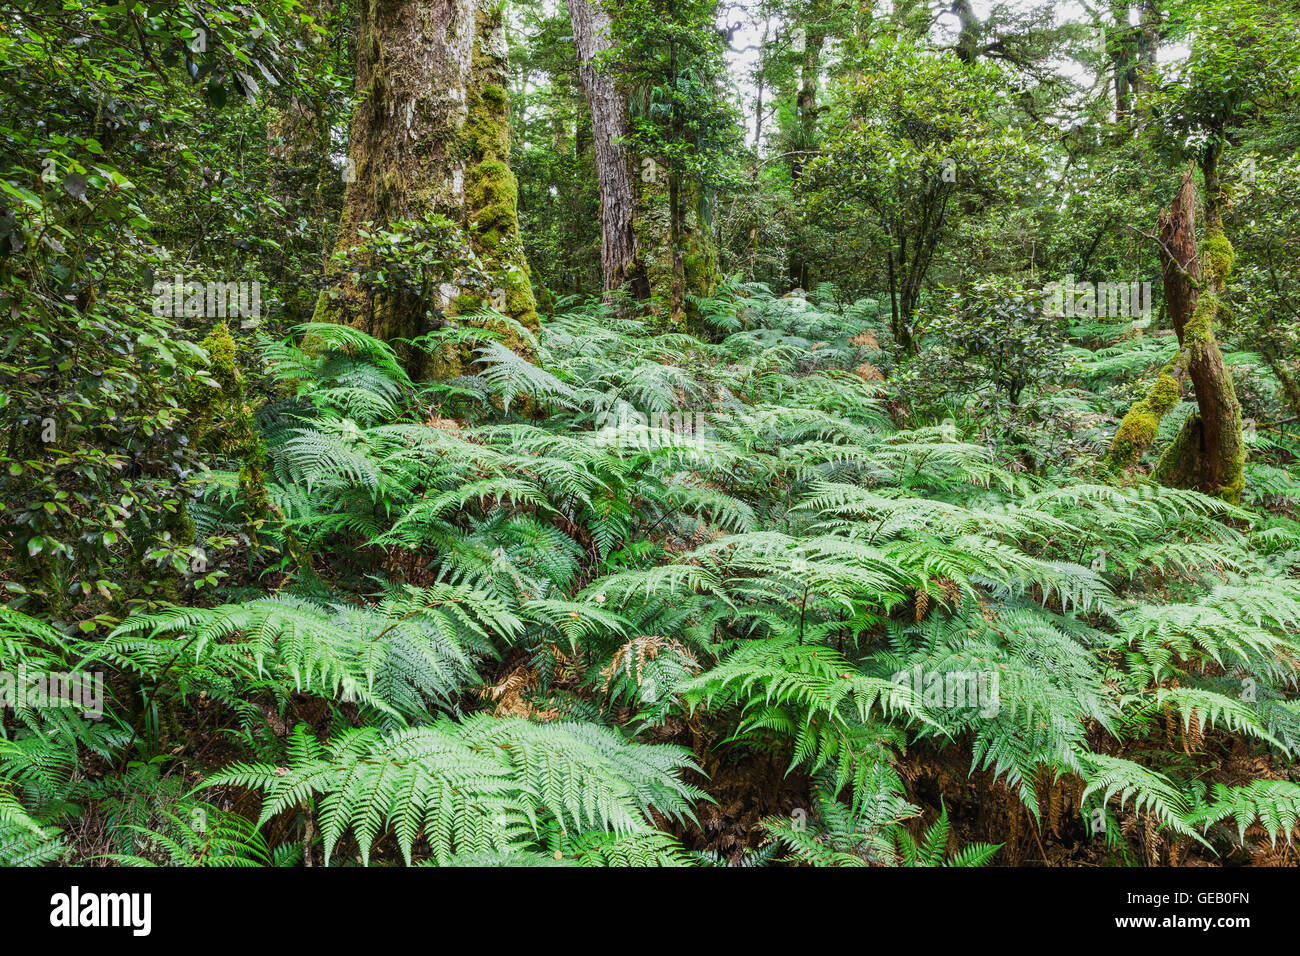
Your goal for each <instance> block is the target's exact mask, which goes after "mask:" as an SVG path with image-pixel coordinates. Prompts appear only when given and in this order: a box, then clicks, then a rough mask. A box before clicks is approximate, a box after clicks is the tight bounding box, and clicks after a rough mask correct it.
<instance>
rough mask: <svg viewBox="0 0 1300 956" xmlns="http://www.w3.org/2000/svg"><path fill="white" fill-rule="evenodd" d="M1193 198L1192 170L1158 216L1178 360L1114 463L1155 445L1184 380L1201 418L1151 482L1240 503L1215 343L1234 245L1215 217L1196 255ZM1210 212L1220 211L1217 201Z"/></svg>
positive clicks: (1124, 427) (1231, 413) (1229, 413)
mask: <svg viewBox="0 0 1300 956" xmlns="http://www.w3.org/2000/svg"><path fill="white" fill-rule="evenodd" d="M1209 172H1210V177H1209V180H1210V182H1211V183H1212V184H1217V178H1216V177H1215V176H1214V173H1213V170H1212V169H1211V170H1209ZM1195 199H1196V188H1195V185H1194V183H1193V179H1192V171H1191V170H1190V169H1188V170H1187V172H1186V173H1184V175H1183V182H1182V185H1181V187H1180V188H1179V190H1178V194H1177V195H1176V196H1175V197H1174V201H1173V203H1172V205H1171V206H1170V208H1169V209H1168V210H1167V211H1166V212H1164V213H1161V215H1160V222H1159V229H1158V238H1159V240H1160V263H1161V276H1162V279H1163V283H1164V290H1165V304H1166V307H1167V309H1168V312H1169V315H1170V317H1171V318H1172V319H1173V324H1174V331H1175V333H1176V334H1177V335H1178V343H1179V350H1178V355H1177V356H1175V358H1174V360H1173V361H1171V362H1170V363H1169V364H1168V365H1167V366H1165V368H1164V369H1163V370H1162V371H1161V373H1160V375H1159V377H1158V378H1157V379H1156V384H1155V385H1154V386H1153V387H1152V388H1151V390H1150V392H1149V393H1148V394H1147V396H1146V397H1145V398H1143V399H1142V400H1141V401H1139V402H1138V403H1137V404H1135V405H1134V406H1133V407H1132V408H1131V409H1130V410H1129V412H1128V414H1127V415H1125V416H1124V420H1123V421H1122V422H1121V423H1120V427H1119V430H1118V431H1117V432H1116V433H1115V438H1114V441H1113V443H1112V445H1111V458H1112V460H1113V461H1114V462H1115V463H1116V464H1118V465H1120V466H1131V465H1133V464H1135V463H1136V462H1137V460H1138V458H1140V457H1141V455H1142V453H1143V452H1144V451H1145V450H1146V449H1147V448H1149V447H1150V445H1151V443H1152V442H1153V441H1154V440H1155V436H1156V431H1157V429H1158V428H1159V425H1160V420H1161V419H1162V418H1163V417H1164V416H1165V415H1166V414H1167V413H1168V412H1169V411H1170V410H1172V409H1173V408H1174V407H1175V406H1176V405H1177V404H1178V402H1179V401H1180V400H1181V398H1182V383H1183V381H1184V380H1185V379H1186V378H1190V379H1191V381H1192V386H1193V388H1194V390H1195V394H1196V405H1197V411H1196V412H1194V413H1193V414H1192V415H1190V416H1188V418H1187V420H1186V421H1185V422H1184V424H1183V427H1182V429H1181V430H1180V431H1179V433H1178V436H1177V437H1176V438H1175V439H1174V441H1173V442H1172V443H1171V444H1170V446H1169V447H1168V448H1167V449H1166V450H1165V453H1164V454H1163V455H1162V456H1161V458H1160V462H1159V464H1158V465H1156V468H1155V470H1154V471H1153V472H1152V478H1154V479H1155V480H1156V481H1159V482H1160V483H1161V484H1165V485H1169V486H1170V487H1176V488H1196V489H1198V490H1200V491H1203V492H1205V493H1206V494H1210V495H1215V496H1217V497H1220V498H1223V499H1225V500H1227V501H1232V502H1236V501H1239V500H1240V499H1241V490H1242V467H1243V462H1244V457H1245V455H1244V445H1243V440H1242V431H1241V405H1240V403H1239V402H1238V401H1237V394H1236V390H1235V388H1234V387H1233V383H1232V376H1231V374H1230V373H1229V372H1228V370H1227V368H1226V366H1225V365H1224V363H1223V353H1222V352H1221V351H1220V350H1219V343H1218V341H1217V340H1216V339H1215V337H1214V320H1215V318H1216V317H1217V315H1218V308H1219V305H1218V303H1219V297H1220V295H1222V293H1223V289H1224V285H1225V282H1226V280H1227V277H1228V274H1229V272H1230V271H1231V269H1232V245H1231V244H1230V243H1229V242H1228V240H1227V238H1226V237H1225V236H1224V235H1223V226H1222V223H1221V222H1220V221H1219V219H1218V217H1217V215H1214V213H1212V216H1213V218H1212V219H1211V222H1210V225H1209V228H1208V229H1207V230H1206V236H1205V240H1204V241H1203V242H1202V243H1201V248H1200V250H1199V252H1198V250H1197V246H1196V221H1195ZM1207 205H1208V207H1209V208H1210V209H1211V210H1217V208H1218V203H1217V201H1215V202H1210V203H1207Z"/></svg>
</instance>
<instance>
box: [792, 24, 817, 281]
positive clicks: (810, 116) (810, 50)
mask: <svg viewBox="0 0 1300 956" xmlns="http://www.w3.org/2000/svg"><path fill="white" fill-rule="evenodd" d="M813 12H814V14H818V13H819V12H820V8H817V7H815V8H814V10H813ZM825 41H826V32H825V31H824V30H822V29H820V28H818V29H815V30H809V31H808V32H807V36H806V37H805V40H804V43H805V46H804V50H803V61H802V63H801V64H800V67H799V93H798V96H797V97H796V99H795V107H796V109H795V115H796V123H797V124H798V125H797V126H796V134H795V141H794V142H793V143H792V144H791V146H792V147H793V148H792V149H791V150H790V181H791V183H798V182H799V180H800V178H802V176H803V171H804V167H805V166H807V164H808V158H809V157H810V156H811V155H812V154H813V153H814V152H815V151H816V149H817V87H818V82H819V80H820V79H821V65H822V60H821V50H822V44H823V43H824V42H825ZM804 231H805V230H804V229H803V228H802V223H801V224H800V229H799V230H798V233H802V232H804ZM799 238H800V236H799V235H798V234H796V235H795V237H794V239H795V240H796V241H795V245H794V247H793V248H792V249H791V251H790V261H789V263H788V264H787V275H788V276H789V279H790V284H791V285H792V286H794V287H795V288H799V289H807V288H809V287H810V286H811V285H812V275H811V270H810V269H809V268H808V263H807V261H806V260H805V259H804V256H803V251H802V250H801V249H800V248H799V244H798V240H799Z"/></svg>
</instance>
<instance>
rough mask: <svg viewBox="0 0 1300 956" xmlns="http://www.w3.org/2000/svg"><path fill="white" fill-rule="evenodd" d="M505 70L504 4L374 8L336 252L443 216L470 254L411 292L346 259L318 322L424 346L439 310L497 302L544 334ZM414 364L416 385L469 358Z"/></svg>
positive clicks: (430, 0) (366, 13)
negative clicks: (364, 278)
mask: <svg viewBox="0 0 1300 956" xmlns="http://www.w3.org/2000/svg"><path fill="white" fill-rule="evenodd" d="M506 70H507V64H506V40H505V32H504V22H503V20H502V15H501V11H500V9H499V8H489V7H488V6H487V5H486V4H480V3H479V2H478V0H368V2H366V3H363V4H362V7H361V27H360V32H359V34H358V38H357V79H356V83H357V95H358V104H357V107H356V112H355V115H354V117H353V121H352V131H351V141H350V145H349V150H348V166H347V169H346V173H347V174H348V179H349V182H348V186H347V190H346V193H345V195H344V203H343V214H342V217H341V221H340V226H339V236H338V241H337V244H336V248H335V252H336V257H337V255H338V254H339V253H344V254H347V253H352V252H353V251H354V250H355V249H356V247H358V246H359V245H361V244H362V241H363V238H364V237H363V235H362V231H363V230H365V231H368V232H370V233H372V234H373V233H375V232H377V231H381V230H383V229H385V228H387V227H389V226H391V225H392V224H393V223H396V222H399V221H402V220H412V221H416V222H426V221H428V219H429V217H430V216H442V217H445V219H446V220H449V221H450V223H451V224H452V226H451V230H450V231H452V232H454V233H455V235H452V236H442V237H440V238H441V239H442V240H444V241H446V242H447V243H448V247H449V248H451V249H458V250H459V252H460V254H459V255H449V256H448V261H447V263H446V265H445V266H444V267H442V268H441V272H440V274H438V275H434V276H422V277H419V281H416V282H412V283H410V284H409V285H407V284H402V285H401V286H400V288H399V287H398V286H397V284H391V285H388V286H386V287H381V288H372V287H368V286H367V285H366V284H365V283H359V282H357V281H356V280H355V276H356V275H357V274H358V273H357V271H356V267H357V263H355V262H353V263H350V264H349V266H348V267H344V266H342V265H340V263H339V262H338V260H337V258H336V259H335V260H333V261H332V263H331V266H330V271H331V273H332V275H333V277H334V278H335V279H336V280H337V289H336V297H334V298H327V297H325V296H322V299H321V302H320V304H319V305H318V308H317V316H316V317H317V319H325V320H332V321H343V322H347V323H349V324H352V325H354V326H355V327H357V328H360V329H363V330H364V331H367V332H369V333H371V334H372V335H375V336H377V337H379V338H383V339H386V340H387V339H395V338H414V337H416V336H419V335H421V334H423V333H425V332H426V331H428V330H429V329H430V328H431V327H432V326H433V324H434V323H436V322H438V321H439V320H440V316H445V317H451V316H457V315H464V314H466V313H472V312H475V311H477V310H479V309H480V308H483V307H488V306H491V307H494V308H496V309H497V310H498V311H500V312H501V313H503V314H505V315H508V316H510V317H512V318H514V319H516V320H518V321H519V322H521V323H522V324H523V325H525V326H528V327H536V325H537V309H536V304H535V301H534V298H533V292H532V286H531V283H530V281H529V270H528V263H527V261H526V259H525V257H524V252H523V244H522V241H521V240H520V236H519V219H518V211H517V207H516V203H517V187H516V183H515V178H514V175H513V174H512V173H511V171H510V166H509V158H510V156H509V151H510V129H509V103H508V101H507V94H506ZM367 224H369V225H367ZM366 255H367V254H366V253H362V254H361V258H362V259H363V260H364V259H365V256H366ZM354 258H356V257H355V256H354ZM360 265H361V266H362V267H363V268H364V266H365V265H366V263H365V262H364V261H363V262H362V263H360ZM410 290H416V291H410ZM506 344H507V345H510V346H511V347H513V348H515V349H516V350H519V351H526V350H525V349H524V347H523V343H522V341H521V340H520V338H519V337H518V336H512V335H510V334H508V333H507V335H506ZM405 358H406V360H407V363H408V366H409V371H410V372H411V373H412V375H414V376H415V377H417V378H429V377H440V376H444V375H449V374H455V373H457V372H458V371H459V370H460V365H461V357H460V356H450V355H448V356H440V357H438V358H437V359H436V360H433V361H428V360H426V359H424V358H422V357H421V356H419V355H416V354H408V355H406V356H405Z"/></svg>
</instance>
